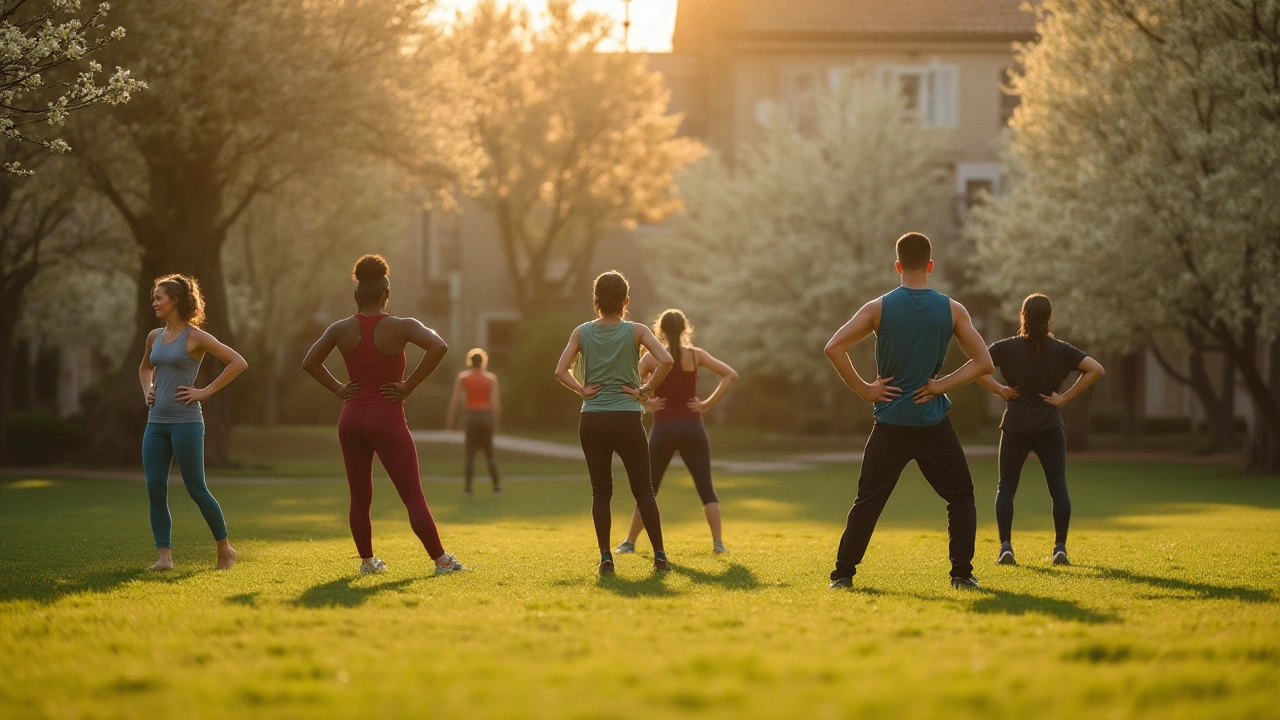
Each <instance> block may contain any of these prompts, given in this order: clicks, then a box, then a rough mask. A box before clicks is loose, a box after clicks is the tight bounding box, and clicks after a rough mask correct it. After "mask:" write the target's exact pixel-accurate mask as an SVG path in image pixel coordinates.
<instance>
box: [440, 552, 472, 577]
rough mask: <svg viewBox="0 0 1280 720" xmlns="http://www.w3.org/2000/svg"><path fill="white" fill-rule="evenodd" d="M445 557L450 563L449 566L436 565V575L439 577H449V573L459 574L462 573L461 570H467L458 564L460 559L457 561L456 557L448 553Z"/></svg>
mask: <svg viewBox="0 0 1280 720" xmlns="http://www.w3.org/2000/svg"><path fill="white" fill-rule="evenodd" d="M444 557H445V559H446V560H447V561H448V563H449V564H448V565H440V564H438V563H437V564H436V574H437V575H448V574H449V573H455V572H458V571H460V570H465V569H466V568H464V567H462V563H460V562H458V559H457V558H455V557H454V556H452V555H449V554H448V553H446V554H445V556H444Z"/></svg>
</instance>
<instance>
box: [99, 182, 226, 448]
mask: <svg viewBox="0 0 1280 720" xmlns="http://www.w3.org/2000/svg"><path fill="white" fill-rule="evenodd" d="M221 207H222V190H221V188H220V187H219V186H218V184H217V182H216V181H215V180H214V179H213V173H212V171H210V170H209V169H208V166H207V165H201V164H199V163H187V164H182V165H180V166H166V167H153V168H152V178H151V208H152V211H150V212H148V213H147V214H145V215H139V216H135V217H133V218H131V221H130V223H129V224H130V227H131V229H132V231H133V237H134V240H135V241H136V242H137V243H138V244H139V245H140V246H141V247H142V250H143V252H142V262H141V267H140V269H139V274H138V281H137V287H136V293H135V302H136V305H135V308H134V323H135V328H134V333H133V342H131V343H130V345H129V351H128V354H127V355H126V356H125V358H124V361H123V362H122V363H121V367H120V369H119V371H118V372H117V373H116V377H115V379H114V380H113V381H112V384H111V389H110V390H108V392H107V393H106V395H104V396H103V398H102V399H101V400H100V401H99V402H98V404H97V405H96V406H95V407H94V408H93V409H92V411H91V412H90V414H89V419H90V422H89V453H90V457H92V458H93V460H94V462H96V463H102V464H110V465H131V464H137V463H139V462H140V461H141V456H142V432H143V430H144V429H145V427H146V417H147V406H146V403H145V402H144V401H143V399H142V388H141V386H140V385H139V384H138V376H137V368H136V365H135V363H136V362H137V361H138V360H140V359H141V357H142V352H143V350H144V348H143V346H144V344H145V343H146V339H147V334H148V333H149V332H150V331H151V330H153V329H155V328H156V327H158V326H159V323H158V321H157V320H156V317H155V312H154V311H153V310H152V309H151V290H152V282H153V281H154V279H155V278H156V277H158V276H160V275H165V274H168V273H183V274H185V275H191V276H194V277H195V278H196V279H197V280H198V281H199V282H200V287H201V289H202V290H203V293H204V298H205V315H206V322H205V325H204V329H205V330H207V331H208V332H210V333H212V334H213V335H214V336H215V337H217V338H218V339H219V340H221V341H222V342H224V343H227V344H231V340H232V336H231V324H230V321H229V317H228V312H227V293H226V287H225V283H224V278H223V274H222V245H223V242H224V241H225V239H226V232H225V228H223V227H222V226H221V225H220V222H221ZM222 368H223V364H222V363H221V362H220V361H218V360H217V359H216V358H214V357H212V356H210V355H206V357H205V358H204V361H203V362H202V363H201V367H200V374H199V375H198V376H197V378H196V384H197V385H198V386H199V387H204V386H205V385H208V384H209V382H211V381H212V380H213V378H215V377H217V375H218V373H220V372H222ZM228 401H229V397H228V396H227V393H225V392H221V393H218V394H217V395H216V396H214V397H213V398H212V399H211V400H210V401H208V402H207V403H204V423H205V462H206V464H208V465H226V464H227V462H228V460H229V451H230V440H231V411H230V406H229V402H228Z"/></svg>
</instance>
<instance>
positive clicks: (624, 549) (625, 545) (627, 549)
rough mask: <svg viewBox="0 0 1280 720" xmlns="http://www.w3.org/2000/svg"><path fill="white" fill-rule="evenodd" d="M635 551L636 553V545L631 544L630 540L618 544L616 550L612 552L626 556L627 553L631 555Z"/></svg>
mask: <svg viewBox="0 0 1280 720" xmlns="http://www.w3.org/2000/svg"><path fill="white" fill-rule="evenodd" d="M635 551H636V544H635V543H633V542H631V541H630V540H623V541H622V542H621V543H619V544H618V549H617V550H614V552H615V553H617V554H618V555H626V554H628V553H633V552H635Z"/></svg>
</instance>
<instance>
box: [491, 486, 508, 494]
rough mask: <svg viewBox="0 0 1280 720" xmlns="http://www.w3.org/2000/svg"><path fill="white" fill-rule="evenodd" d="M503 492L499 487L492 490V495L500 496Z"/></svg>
mask: <svg viewBox="0 0 1280 720" xmlns="http://www.w3.org/2000/svg"><path fill="white" fill-rule="evenodd" d="M503 492H505V490H503V488H502V486H501V485H499V486H498V487H496V488H494V489H493V494H494V495H501V494H502V493H503Z"/></svg>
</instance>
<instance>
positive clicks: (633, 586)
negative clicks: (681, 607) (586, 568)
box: [596, 565, 680, 598]
mask: <svg viewBox="0 0 1280 720" xmlns="http://www.w3.org/2000/svg"><path fill="white" fill-rule="evenodd" d="M672 568H673V569H674V568H675V565H672ZM666 575H667V574H666V573H660V572H655V573H653V574H652V575H650V576H648V577H646V578H644V579H641V580H627V579H626V578H621V577H618V576H617V575H615V574H613V573H610V574H608V575H600V576H598V577H597V578H596V587H598V588H600V589H601V590H608V591H609V592H611V593H613V594H615V595H620V596H622V597H628V598H639V597H675V596H676V595H679V594H680V593H679V592H677V591H676V590H674V589H672V588H671V587H670V586H668V585H667V581H666Z"/></svg>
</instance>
